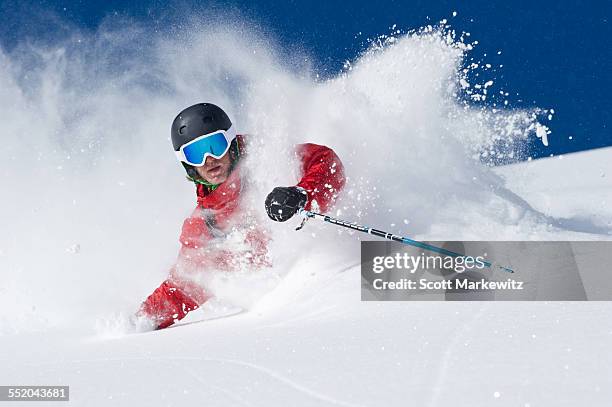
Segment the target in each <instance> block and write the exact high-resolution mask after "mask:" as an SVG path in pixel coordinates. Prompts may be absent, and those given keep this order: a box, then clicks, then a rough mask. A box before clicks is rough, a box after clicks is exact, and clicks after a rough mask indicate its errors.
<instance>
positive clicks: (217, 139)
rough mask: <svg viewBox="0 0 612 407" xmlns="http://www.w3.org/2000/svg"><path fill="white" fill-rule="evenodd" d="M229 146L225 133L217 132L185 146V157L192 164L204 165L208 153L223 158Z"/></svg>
mask: <svg viewBox="0 0 612 407" xmlns="http://www.w3.org/2000/svg"><path fill="white" fill-rule="evenodd" d="M228 148H229V144H228V142H227V140H226V139H225V136H224V135H223V133H215V134H211V135H210V136H208V137H206V138H203V139H201V140H198V141H196V142H195V143H191V144H189V145H188V146H185V147H184V148H183V153H184V154H185V158H186V159H187V161H188V162H189V163H190V164H193V165H202V164H204V161H205V160H206V156H207V155H212V156H214V157H215V158H221V156H222V155H224V154H225V153H226V152H227V150H228Z"/></svg>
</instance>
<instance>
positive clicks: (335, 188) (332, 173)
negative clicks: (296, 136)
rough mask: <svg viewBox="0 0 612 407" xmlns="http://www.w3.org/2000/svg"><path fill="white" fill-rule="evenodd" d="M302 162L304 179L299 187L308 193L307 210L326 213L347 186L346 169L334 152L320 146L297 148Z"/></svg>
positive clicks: (309, 145)
mask: <svg viewBox="0 0 612 407" xmlns="http://www.w3.org/2000/svg"><path fill="white" fill-rule="evenodd" d="M297 154H298V157H299V158H300V159H301V160H302V179H301V180H300V182H298V184H297V186H298V187H302V188H304V189H305V190H306V192H307V193H308V203H307V204H306V208H305V209H306V210H311V209H312V210H319V211H321V212H326V211H327V210H328V209H329V208H331V206H332V205H333V204H334V202H335V200H336V197H337V196H338V193H339V192H340V190H342V188H343V187H344V184H345V177H344V167H343V166H342V162H341V161H340V158H338V156H337V155H336V153H335V152H334V150H332V149H331V148H329V147H325V146H321V145H318V144H312V143H306V144H300V145H298V146H297Z"/></svg>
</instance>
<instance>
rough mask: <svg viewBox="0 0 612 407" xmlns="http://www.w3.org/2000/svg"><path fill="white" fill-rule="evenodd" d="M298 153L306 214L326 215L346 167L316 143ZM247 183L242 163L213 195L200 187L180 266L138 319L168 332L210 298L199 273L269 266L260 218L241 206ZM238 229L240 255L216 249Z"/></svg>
mask: <svg viewBox="0 0 612 407" xmlns="http://www.w3.org/2000/svg"><path fill="white" fill-rule="evenodd" d="M237 138H238V146H239V150H240V151H241V156H242V155H244V154H245V153H248V145H245V142H244V137H243V136H237ZM245 147H247V148H245ZM296 154H297V156H298V158H299V159H300V160H301V163H302V177H301V179H300V181H299V182H298V183H297V185H296V186H299V187H302V188H304V189H305V190H306V192H307V194H308V203H307V204H306V208H305V209H307V210H310V209H313V210H317V211H319V212H326V211H327V210H328V209H329V208H330V207H331V206H332V205H333V203H334V201H335V199H336V197H337V195H338V193H339V192H340V190H341V189H342V188H343V187H344V183H345V178H344V168H343V166H342V162H341V161H340V159H339V158H338V156H337V155H336V154H335V153H334V151H333V150H331V149H330V148H328V147H325V146H322V145H317V144H311V143H306V144H299V145H297V146H296ZM246 183H247V180H246V179H243V178H242V177H241V169H240V162H238V164H237V165H236V166H235V167H234V169H233V170H232V172H231V173H230V175H229V177H228V179H227V180H226V181H225V182H223V183H222V184H221V185H219V186H218V187H217V188H216V189H215V190H213V191H211V190H210V189H209V188H208V187H206V186H205V185H202V184H197V188H196V192H197V206H196V208H195V210H194V211H193V213H192V215H191V216H190V217H189V218H187V219H186V220H185V222H184V223H183V229H182V231H181V237H180V242H181V245H182V247H181V250H180V252H179V256H178V260H177V263H176V264H175V265H174V266H173V267H172V268H171V270H170V274H169V276H168V278H167V279H166V280H165V281H164V282H163V283H162V284H161V285H160V286H159V287H158V288H157V289H156V290H155V291H154V292H153V293H152V294H151V295H150V296H149V297H148V298H147V299H146V300H145V301H144V302H143V304H142V306H141V307H140V310H139V312H138V314H137V315H139V316H144V317H146V318H148V319H149V320H151V321H152V322H153V323H154V325H155V326H156V327H157V329H162V328H165V327H167V326H170V325H172V324H173V323H175V322H177V321H179V320H180V319H182V318H184V317H185V315H187V313H188V312H189V311H193V310H195V309H197V308H198V307H199V306H200V305H202V304H203V303H204V302H206V300H207V299H208V298H209V294H208V293H207V292H206V290H205V287H203V286H202V284H201V283H199V282H198V281H197V278H194V277H197V274H198V273H201V272H202V271H204V270H206V269H207V268H214V269H216V270H228V271H229V270H232V268H235V267H239V266H240V265H241V264H244V262H248V264H250V265H253V266H255V267H262V266H269V265H270V264H269V261H268V259H267V243H268V240H269V238H268V237H267V235H266V234H265V233H263V232H261V230H262V228H261V227H254V228H252V227H251V228H249V227H248V226H249V225H255V223H254V222H256V218H255V217H253V216H252V215H249V211H247V210H245V209H244V208H243V207H242V204H243V202H242V201H241V199H240V196H241V193H242V191H243V188H244V187H245V184H246ZM262 207H263V205H262ZM236 228H239V229H240V230H243V231H244V230H247V232H246V233H245V234H244V242H243V243H244V245H243V247H242V249H241V250H238V249H236V248H232V247H227V248H224V247H223V246H224V245H223V244H221V245H220V244H218V242H219V241H220V240H221V239H220V238H224V237H226V236H228V234H231V233H232V231H233V230H235V229H236ZM211 242H215V244H214V245H211ZM210 246H214V247H210Z"/></svg>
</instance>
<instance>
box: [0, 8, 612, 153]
mask: <svg viewBox="0 0 612 407" xmlns="http://www.w3.org/2000/svg"><path fill="white" fill-rule="evenodd" d="M169 9H174V10H180V11H179V12H178V13H179V15H180V13H181V12H189V13H194V14H204V13H206V10H210V9H215V10H217V11H219V10H224V9H228V10H237V11H239V12H240V13H242V14H243V15H245V16H246V17H247V18H249V19H250V20H252V21H255V22H256V23H257V24H259V25H260V26H262V27H263V28H264V29H265V30H267V31H269V32H271V33H272V34H273V35H274V36H275V37H276V39H277V40H280V41H281V43H282V45H284V46H286V47H287V48H290V47H293V46H296V45H297V46H299V47H300V48H302V49H304V50H305V51H306V52H308V53H309V54H311V56H313V58H314V59H315V61H316V69H317V70H318V71H319V72H320V73H321V74H322V75H323V76H326V75H328V76H329V75H333V74H335V73H336V72H338V71H340V70H341V69H342V65H343V62H344V61H346V60H347V59H348V60H351V59H354V58H355V57H356V56H357V55H358V53H359V52H360V51H361V50H362V49H363V47H364V44H366V39H367V38H368V37H374V36H376V35H379V34H386V33H388V32H389V27H391V26H392V25H393V24H397V25H398V27H399V28H402V29H412V28H418V27H420V26H423V25H426V24H429V23H436V22H438V21H439V20H440V19H442V18H448V19H449V20H450V22H451V24H452V25H453V26H454V28H456V29H457V30H459V31H468V32H470V33H471V35H472V36H471V38H472V39H475V40H478V41H479V47H478V48H477V51H476V52H475V56H476V57H479V56H481V55H482V54H485V53H486V54H487V57H486V58H484V59H486V62H490V63H491V64H493V65H494V66H495V65H497V64H503V65H504V67H503V69H501V70H499V71H498V72H496V73H495V79H496V84H497V85H499V86H501V87H503V88H504V89H506V90H510V91H512V93H511V98H510V102H511V106H514V107H533V106H539V107H543V108H554V109H555V113H556V114H555V118H554V120H553V121H552V122H551V126H550V127H551V128H552V130H553V135H552V136H551V137H550V147H549V148H547V149H544V148H542V147H541V146H540V144H539V142H534V143H533V149H534V153H535V155H536V156H546V155H549V154H555V155H556V154H560V153H565V152H570V151H577V150H583V149H589V148H596V147H602V146H607V145H612V131H611V129H610V126H609V123H610V122H611V119H612V97H611V94H612V93H611V92H612V78H611V76H612V75H610V73H611V72H612V46H611V45H612V44H611V38H612V29H611V26H610V22H609V18H610V14H611V11H612V2H609V1H592V2H582V3H581V2H573V1H563V2H559V1H515V2H493V1H480V0H475V1H465V2H452V1H438V2H435V3H433V2H431V1H410V0H407V1H377V2H372V1H352V2H346V1H344V2H343V1H335V0H334V1H331V0H329V1H255V2H253V1H244V2H241V1H228V2H219V1H217V2H190V1H181V2H173V3H172V6H169V5H168V2H160V1H141V2H139V1H116V0H107V1H51V0H47V1H19V2H17V1H0V43H1V44H2V46H3V47H4V48H7V49H10V48H11V46H13V45H14V44H15V43H16V42H17V41H19V40H20V39H23V38H25V37H31V38H48V37H53V36H54V35H61V34H62V30H67V29H69V27H70V26H74V27H79V28H81V29H95V27H96V26H97V25H98V24H99V23H100V21H101V20H102V19H104V18H113V15H114V14H115V13H118V14H121V15H128V16H131V17H134V18H136V19H138V20H140V21H143V22H145V23H146V22H150V24H151V25H155V26H156V27H160V28H162V29H164V28H169V26H170V25H171V24H174V23H176V21H177V19H176V15H175V16H174V17H173V18H168V17H167V13H168V10H169ZM453 11H456V12H457V16H456V17H455V18H450V17H451V15H452V12H453ZM50 12H51V13H52V14H54V15H55V16H56V18H52V19H49V13H50ZM170 21H172V23H170ZM359 33H361V35H359ZM498 50H501V51H502V54H501V55H497V51H498ZM517 93H518V95H517ZM570 136H571V137H572V139H570Z"/></svg>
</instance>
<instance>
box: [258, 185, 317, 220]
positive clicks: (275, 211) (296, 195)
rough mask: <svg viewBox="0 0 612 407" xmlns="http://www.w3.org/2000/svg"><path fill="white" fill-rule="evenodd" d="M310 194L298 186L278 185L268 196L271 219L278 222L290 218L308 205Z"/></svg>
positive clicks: (268, 209)
mask: <svg viewBox="0 0 612 407" xmlns="http://www.w3.org/2000/svg"><path fill="white" fill-rule="evenodd" d="M306 202H308V195H307V194H306V191H304V190H303V189H302V188H298V187H276V188H274V189H273V190H272V192H270V193H269V194H268V197H267V198H266V212H268V216H269V217H270V219H272V220H275V221H277V222H285V221H286V220H289V219H290V218H291V217H292V216H293V215H295V213H296V212H297V211H298V210H300V209H302V208H303V207H304V206H306Z"/></svg>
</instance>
